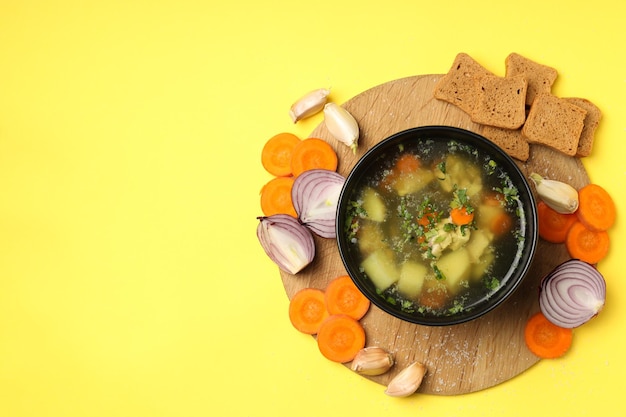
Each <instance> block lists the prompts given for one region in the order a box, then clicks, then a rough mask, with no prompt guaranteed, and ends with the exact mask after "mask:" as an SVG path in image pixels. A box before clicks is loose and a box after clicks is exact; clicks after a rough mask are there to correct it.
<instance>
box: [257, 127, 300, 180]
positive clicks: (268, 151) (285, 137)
mask: <svg viewBox="0 0 626 417" xmlns="http://www.w3.org/2000/svg"><path fill="white" fill-rule="evenodd" d="M300 142H301V141H300V138H298V137H297V136H296V135H294V134H293V133H279V134H277V135H275V136H272V137H271V138H270V139H269V140H268V141H267V142H265V146H263V150H262V151H261V163H262V165H263V167H264V168H265V170H266V171H267V172H269V173H270V174H272V175H275V176H277V177H285V176H289V175H291V157H292V155H293V148H295V146H296V145H297V144H298V143H300Z"/></svg>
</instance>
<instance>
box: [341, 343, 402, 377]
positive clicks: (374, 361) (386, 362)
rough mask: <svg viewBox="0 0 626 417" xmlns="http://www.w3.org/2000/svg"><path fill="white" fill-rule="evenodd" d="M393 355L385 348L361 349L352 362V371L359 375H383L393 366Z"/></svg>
mask: <svg viewBox="0 0 626 417" xmlns="http://www.w3.org/2000/svg"><path fill="white" fill-rule="evenodd" d="M393 363H394V360H393V355H391V353H389V352H387V351H386V350H385V349H383V348H379V347H375V346H371V347H366V348H363V349H361V350H360V351H359V352H358V353H357V354H356V356H355V357H354V359H353V360H352V364H351V369H352V370H353V371H354V372H356V373H357V374H359V375H368V376H375V375H382V374H384V373H385V372H387V371H388V370H389V369H390V368H391V367H392V366H393Z"/></svg>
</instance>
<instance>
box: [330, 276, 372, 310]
mask: <svg viewBox="0 0 626 417" xmlns="http://www.w3.org/2000/svg"><path fill="white" fill-rule="evenodd" d="M325 295H326V308H327V309H328V312H329V313H330V314H346V315H348V316H350V317H352V318H353V319H355V320H360V319H361V318H362V317H363V316H364V315H365V313H367V310H369V308H370V300H369V299H368V298H367V297H365V296H364V295H363V293H362V292H361V291H359V289H358V288H357V286H356V285H355V284H354V282H353V281H352V279H351V278H350V277H349V276H348V275H342V276H340V277H337V278H335V279H333V280H332V281H330V283H329V284H328V285H327V286H326V290H325Z"/></svg>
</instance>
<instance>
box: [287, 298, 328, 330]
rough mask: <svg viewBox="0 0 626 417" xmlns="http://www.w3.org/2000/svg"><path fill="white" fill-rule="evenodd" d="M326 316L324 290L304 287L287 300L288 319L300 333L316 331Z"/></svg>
mask: <svg viewBox="0 0 626 417" xmlns="http://www.w3.org/2000/svg"><path fill="white" fill-rule="evenodd" d="M328 316H329V314H328V310H327V309H326V304H325V300H324V291H322V290H319V289H317V288H304V289H302V290H300V291H298V292H297V293H295V294H294V296H293V297H292V298H291V301H290V302H289V320H290V321H291V324H292V325H293V327H295V328H296V329H297V330H299V331H301V332H302V333H306V334H315V333H317V332H318V331H319V329H320V326H321V325H322V323H323V322H324V320H326V318H328Z"/></svg>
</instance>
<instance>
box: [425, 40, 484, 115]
mask: <svg viewBox="0 0 626 417" xmlns="http://www.w3.org/2000/svg"><path fill="white" fill-rule="evenodd" d="M485 75H493V73H492V72H491V71H489V70H487V69H486V68H484V67H483V66H482V65H480V64H479V63H478V62H476V61H475V60H474V58H472V57H471V56H469V55H468V54H466V53H463V52H461V53H459V54H457V56H456V57H455V59H454V62H453V63H452V66H451V67H450V69H449V70H448V72H447V73H446V74H444V75H443V76H442V77H441V78H440V79H439V81H437V83H436V84H435V89H434V92H433V95H434V96H435V98H437V99H439V100H443V101H447V102H448V103H451V104H454V105H455V106H458V107H459V108H460V109H461V110H463V111H464V112H465V113H467V114H471V113H472V109H473V108H474V102H475V99H476V92H475V85H474V79H475V78H478V77H482V76H485Z"/></svg>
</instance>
